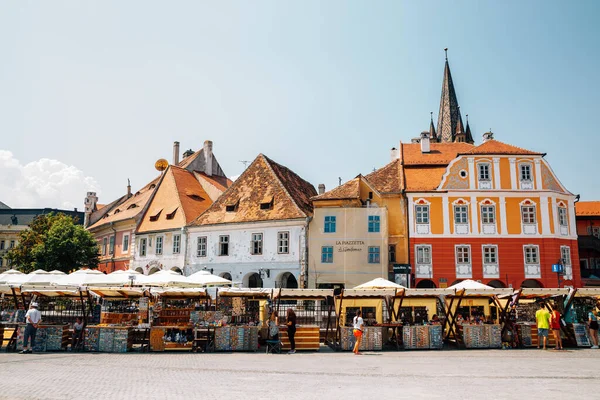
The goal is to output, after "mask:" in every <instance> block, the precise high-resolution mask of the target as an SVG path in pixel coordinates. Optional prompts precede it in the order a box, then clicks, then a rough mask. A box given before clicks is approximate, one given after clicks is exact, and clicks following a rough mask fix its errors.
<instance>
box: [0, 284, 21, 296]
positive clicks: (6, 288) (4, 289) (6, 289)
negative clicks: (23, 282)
mask: <svg viewBox="0 0 600 400" xmlns="http://www.w3.org/2000/svg"><path fill="white" fill-rule="evenodd" d="M15 293H17V294H19V293H21V291H20V289H19V288H15ZM0 294H12V287H11V286H10V285H0Z"/></svg>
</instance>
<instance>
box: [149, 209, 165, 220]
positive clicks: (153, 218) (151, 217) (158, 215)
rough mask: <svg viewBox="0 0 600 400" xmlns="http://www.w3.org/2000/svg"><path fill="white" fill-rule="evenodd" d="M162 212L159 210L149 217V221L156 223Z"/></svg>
mask: <svg viewBox="0 0 600 400" xmlns="http://www.w3.org/2000/svg"><path fill="white" fill-rule="evenodd" d="M161 212H162V209H160V210H159V211H158V212H157V213H156V214H154V215H151V216H150V221H151V222H154V221H158V218H159V217H160V213H161Z"/></svg>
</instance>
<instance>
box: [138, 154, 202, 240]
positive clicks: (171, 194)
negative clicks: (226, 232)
mask: <svg viewBox="0 0 600 400" xmlns="http://www.w3.org/2000/svg"><path fill="white" fill-rule="evenodd" d="M156 190H157V191H156V194H155V195H154V198H153V199H152V201H151V203H150V205H149V206H148V211H147V212H146V213H145V214H144V216H143V218H142V221H141V223H140V226H139V228H138V232H140V233H143V232H152V231H162V230H168V229H176V228H182V227H184V226H185V225H187V224H188V223H189V222H191V221H193V220H194V219H196V218H197V217H198V216H199V215H200V214H202V213H203V212H204V211H206V210H207V209H208V207H210V205H211V204H212V200H211V198H210V196H209V195H208V194H207V193H206V191H205V190H204V189H203V187H202V185H201V184H200V182H198V180H197V179H196V176H195V175H194V173H192V172H190V171H187V170H185V169H183V168H180V167H177V166H173V165H171V166H169V168H167V170H166V171H165V176H164V178H163V179H162V180H161V182H160V184H159V185H158V188H157V189H156Z"/></svg>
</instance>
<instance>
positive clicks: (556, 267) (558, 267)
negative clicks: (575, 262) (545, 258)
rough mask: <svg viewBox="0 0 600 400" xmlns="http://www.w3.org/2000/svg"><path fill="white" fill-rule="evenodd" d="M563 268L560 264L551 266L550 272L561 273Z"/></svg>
mask: <svg viewBox="0 0 600 400" xmlns="http://www.w3.org/2000/svg"><path fill="white" fill-rule="evenodd" d="M563 271H564V266H563V265H562V264H552V272H559V273H560V272H563Z"/></svg>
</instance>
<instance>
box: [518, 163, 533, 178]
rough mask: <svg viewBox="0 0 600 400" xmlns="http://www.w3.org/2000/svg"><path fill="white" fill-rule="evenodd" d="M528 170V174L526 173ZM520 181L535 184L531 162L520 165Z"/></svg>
mask: <svg viewBox="0 0 600 400" xmlns="http://www.w3.org/2000/svg"><path fill="white" fill-rule="evenodd" d="M526 170H527V173H525V171H526ZM525 175H529V176H525ZM519 180H520V181H521V182H533V165H532V164H531V163H530V162H520V163H519Z"/></svg>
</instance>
